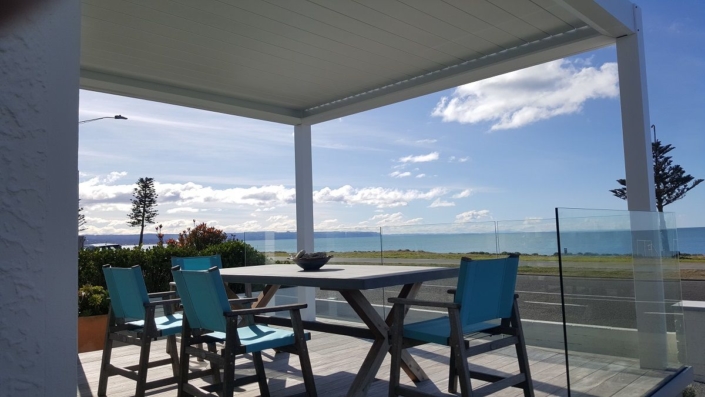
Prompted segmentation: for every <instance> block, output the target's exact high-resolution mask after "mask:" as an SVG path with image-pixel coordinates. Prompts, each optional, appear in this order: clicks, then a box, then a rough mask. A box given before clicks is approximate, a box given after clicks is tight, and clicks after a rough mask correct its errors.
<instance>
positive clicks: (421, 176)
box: [416, 174, 426, 178]
mask: <svg viewBox="0 0 705 397" xmlns="http://www.w3.org/2000/svg"><path fill="white" fill-rule="evenodd" d="M425 176H426V174H418V175H416V177H417V178H423V177H425Z"/></svg>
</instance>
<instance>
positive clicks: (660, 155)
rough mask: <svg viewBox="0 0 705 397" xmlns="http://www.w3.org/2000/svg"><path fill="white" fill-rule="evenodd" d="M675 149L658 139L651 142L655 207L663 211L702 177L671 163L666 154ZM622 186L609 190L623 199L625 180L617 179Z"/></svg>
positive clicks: (698, 182)
mask: <svg viewBox="0 0 705 397" xmlns="http://www.w3.org/2000/svg"><path fill="white" fill-rule="evenodd" d="M673 149H675V147H674V146H672V145H665V146H662V145H661V141H659V140H658V139H657V140H656V141H654V142H652V143H651V154H652V156H653V162H654V185H655V189H656V191H655V194H656V209H657V210H658V211H659V212H663V207H665V206H667V205H669V204H672V203H674V202H676V201H678V200H680V199H682V198H683V197H685V194H686V193H688V192H689V191H690V190H691V189H693V188H694V187H696V186H698V185H699V184H700V183H701V182H703V179H695V177H693V176H692V175H690V174H686V173H685V170H684V169H683V167H681V166H680V165H678V164H673V160H672V159H671V156H667V154H668V153H669V152H670V151H672V150H673ZM617 183H619V184H620V185H621V186H622V187H621V188H619V189H612V190H610V192H611V193H612V194H613V195H615V197H619V198H621V199H623V200H626V199H627V181H626V180H625V179H617Z"/></svg>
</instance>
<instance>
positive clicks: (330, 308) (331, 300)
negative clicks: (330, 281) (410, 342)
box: [314, 227, 384, 322]
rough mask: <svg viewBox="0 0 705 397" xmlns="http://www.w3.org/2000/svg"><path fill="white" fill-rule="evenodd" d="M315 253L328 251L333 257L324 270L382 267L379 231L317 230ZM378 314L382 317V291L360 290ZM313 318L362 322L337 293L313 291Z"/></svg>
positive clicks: (377, 229) (370, 228)
mask: <svg viewBox="0 0 705 397" xmlns="http://www.w3.org/2000/svg"><path fill="white" fill-rule="evenodd" d="M314 247H315V249H316V251H322V252H327V253H328V254H329V255H333V258H331V259H330V261H329V262H328V263H327V264H326V265H325V266H324V267H323V269H324V270H325V268H326V267H331V266H335V265H338V264H345V265H373V266H380V265H381V255H380V231H379V228H376V227H369V228H355V229H337V230H334V231H317V232H316V233H315V236H314ZM362 293H363V294H364V295H365V296H366V297H367V299H368V300H369V301H370V303H372V306H373V307H374V308H375V309H377V311H378V312H379V313H380V315H382V314H384V308H383V295H384V291H382V290H369V291H362ZM316 315H317V316H320V317H330V318H335V319H339V320H344V321H352V322H361V320H360V317H358V315H357V314H356V313H355V312H354V311H353V309H352V308H351V307H350V305H349V304H348V303H347V302H346V301H345V299H344V298H343V297H342V295H340V293H339V292H337V291H323V290H320V289H317V291H316Z"/></svg>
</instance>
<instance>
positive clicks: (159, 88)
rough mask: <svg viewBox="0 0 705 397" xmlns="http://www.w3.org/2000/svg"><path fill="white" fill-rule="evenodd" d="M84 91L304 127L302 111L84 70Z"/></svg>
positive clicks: (82, 86)
mask: <svg viewBox="0 0 705 397" xmlns="http://www.w3.org/2000/svg"><path fill="white" fill-rule="evenodd" d="M80 86H81V88H83V89H87V90H91V91H99V92H104V93H108V94H115V95H122V96H127V97H131V98H138V99H146V100H148V101H155V102H162V103H168V104H171V105H179V106H186V107H190V108H196V109H203V110H209V111H212V112H219V113H226V114H232V115H235V116H242V117H249V118H253V119H259V120H265V121H272V122H275V123H282V124H289V125H296V124H301V111H298V110H295V109H288V108H283V107H278V106H272V105H267V104H262V103H257V102H252V101H246V100H242V99H238V98H233V97H228V96H224V95H219V94H213V93H208V92H203V91H197V90H192V89H188V88H180V87H176V86H172V85H165V84H160V83H155V82H152V81H144V80H139V79H134V78H130V77H123V76H119V75H115V74H109V73H103V72H98V71H93V70H90V69H86V68H81V83H80Z"/></svg>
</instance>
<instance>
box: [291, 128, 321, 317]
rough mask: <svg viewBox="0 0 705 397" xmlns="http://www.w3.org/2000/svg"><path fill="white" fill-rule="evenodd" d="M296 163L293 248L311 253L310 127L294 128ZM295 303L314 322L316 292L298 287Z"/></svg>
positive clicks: (311, 167) (303, 314) (311, 175)
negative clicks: (294, 242) (301, 306)
mask: <svg viewBox="0 0 705 397" xmlns="http://www.w3.org/2000/svg"><path fill="white" fill-rule="evenodd" d="M294 152H295V161H296V247H297V249H298V250H306V251H307V252H313V250H314V246H313V165H312V161H311V126H310V125H307V124H298V125H296V126H294ZM298 297H299V302H305V303H307V304H308V308H307V309H306V310H304V311H303V312H301V317H302V319H304V320H308V321H314V320H316V289H315V288H312V287H299V290H298Z"/></svg>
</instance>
